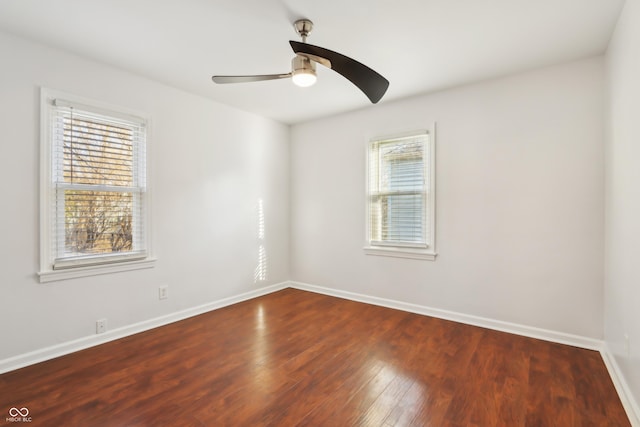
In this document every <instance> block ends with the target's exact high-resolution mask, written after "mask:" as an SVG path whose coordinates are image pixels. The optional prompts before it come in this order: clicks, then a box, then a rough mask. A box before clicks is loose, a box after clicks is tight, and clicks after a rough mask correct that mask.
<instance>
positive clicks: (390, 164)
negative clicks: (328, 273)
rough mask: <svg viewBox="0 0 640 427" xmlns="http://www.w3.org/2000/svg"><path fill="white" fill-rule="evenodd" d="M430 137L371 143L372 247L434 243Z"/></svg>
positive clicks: (369, 212) (369, 200)
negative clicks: (429, 166) (430, 224)
mask: <svg viewBox="0 0 640 427" xmlns="http://www.w3.org/2000/svg"><path fill="white" fill-rule="evenodd" d="M428 145H429V134H428V133H420V134H415V135H410V136H403V137H398V138H388V139H381V140H374V141H371V143H370V145H369V153H368V158H369V165H368V170H369V177H368V182H369V189H368V190H369V194H368V230H369V236H368V240H369V245H372V246H391V247H393V246H395V247H409V248H427V247H429V243H430V240H431V235H430V234H431V232H430V227H429V226H428V224H429V221H430V218H429V213H430V211H431V210H430V209H429V208H430V207H429V206H428V205H429V203H431V199H430V197H429V188H430V174H429V173H428V171H427V165H429V164H430V158H429V156H430V150H429V149H428Z"/></svg>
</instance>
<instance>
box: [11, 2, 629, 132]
mask: <svg viewBox="0 0 640 427" xmlns="http://www.w3.org/2000/svg"><path fill="white" fill-rule="evenodd" d="M623 3H624V0H322V1H320V0H180V1H167V0H1V1H0V30H2V31H5V32H8V33H13V34H16V35H19V36H23V37H25V38H28V39H32V40H35V41H39V42H42V43H45V44H48V45H51V46H54V47H59V48H62V49H65V50H68V51H71V52H74V53H77V54H79V55H82V56H85V57H89V58H92V59H95V60H98V61H101V62H104V63H108V64H111V65H114V66H117V67H119V68H122V69H125V70H128V71H131V72H134V73H138V74H141V75H144V76H147V77H149V78H151V79H154V80H157V81H160V82H163V83H166V84H168V85H171V86H174V87H177V88H181V89H183V90H186V91H189V92H192V93H196V94H199V95H202V96H205V97H208V98H211V99H214V100H217V101H219V102H222V103H225V104H228V105H232V106H235V107H237V108H240V109H242V110H246V111H252V112H255V113H257V114H260V115H263V116H266V117H270V118H273V119H276V120H279V121H281V122H284V123H297V122H301V121H305V120H309V119H312V118H316V117H321V116H325V115H331V114H336V113H339V112H343V111H347V110H353V109H358V108H363V107H367V106H369V105H371V104H370V103H369V100H368V99H367V98H366V97H365V95H364V94H363V93H361V92H360V91H359V90H358V89H357V88H356V87H355V86H353V85H352V84H351V83H350V82H349V81H347V80H346V79H344V78H342V77H341V76H339V75H338V74H336V73H334V72H333V71H331V70H328V69H324V68H322V67H321V66H319V67H318V68H319V70H318V83H317V84H316V85H315V86H313V87H311V88H299V87H296V86H294V85H293V84H292V83H291V81H289V80H277V81H266V82H257V83H245V84H234V85H215V84H214V83H212V82H211V75H212V74H270V73H285V72H288V71H289V67H290V61H291V58H292V57H293V52H292V51H291V48H290V46H289V43H288V40H299V39H298V36H297V35H296V34H295V32H294V30H293V27H292V25H291V23H292V22H293V21H295V20H296V19H298V18H309V19H311V20H312V21H313V22H314V24H315V26H314V30H313V32H312V34H311V36H310V37H309V39H308V43H311V44H315V45H318V46H322V47H325V48H327V49H331V50H335V51H338V52H340V53H342V54H344V55H347V56H350V57H352V58H354V59H356V60H358V61H360V62H362V63H364V64H366V65H368V66H369V67H371V68H373V69H375V70H376V71H378V72H379V73H380V74H382V75H383V76H385V77H386V78H387V79H388V80H389V81H390V82H391V84H390V86H389V90H388V92H387V94H386V95H385V97H384V98H383V99H382V101H380V102H381V103H384V102H388V101H390V100H393V99H398V98H403V97H407V96H411V95H415V94H419V93H425V92H429V91H434V90H438V89H442V88H446V87H451V86H456V85H460V84H464V83H469V82H473V81H478V80H482V79H487V78H491V77H496V76H501V75H505V74H509V73H512V72H517V71H521V70H526V69H530V68H535V67H540V66H544V65H550V64H554V63H558V62H563V61H567V60H573V59H578V58H583V57H588V56H592V55H597V54H601V53H603V52H604V51H605V49H606V46H607V43H608V41H609V38H610V36H611V33H612V31H613V29H614V27H615V22H616V19H617V17H618V14H619V12H620V10H621V8H622V5H623ZM2 60H3V61H5V60H7V58H2Z"/></svg>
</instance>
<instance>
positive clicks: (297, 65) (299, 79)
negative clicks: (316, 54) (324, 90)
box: [291, 55, 318, 87]
mask: <svg viewBox="0 0 640 427" xmlns="http://www.w3.org/2000/svg"><path fill="white" fill-rule="evenodd" d="M291 68H292V69H293V71H292V72H291V79H292V80H293V83H294V84H295V85H296V86H300V87H309V86H313V85H314V84H315V82H316V80H317V79H318V77H317V76H316V65H315V64H314V63H313V62H312V61H311V60H309V58H306V57H304V56H302V55H296V56H295V57H294V58H293V59H292V60H291Z"/></svg>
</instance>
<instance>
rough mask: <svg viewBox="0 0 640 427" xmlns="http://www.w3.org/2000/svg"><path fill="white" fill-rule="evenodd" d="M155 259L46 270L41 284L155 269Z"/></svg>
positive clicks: (40, 274)
mask: <svg viewBox="0 0 640 427" xmlns="http://www.w3.org/2000/svg"><path fill="white" fill-rule="evenodd" d="M155 263H156V259H155V258H146V259H143V260H137V261H128V262H120V263H113V264H105V265H94V266H87V267H74V268H68V269H64V270H45V271H40V272H38V276H40V283H46V282H55V281H57V280H67V279H75V278H78V277H87V276H97V275H99V274H109V273H118V272H121V271H131V270H142V269H145V268H153V267H154V266H155Z"/></svg>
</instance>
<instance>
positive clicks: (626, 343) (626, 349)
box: [624, 334, 631, 357]
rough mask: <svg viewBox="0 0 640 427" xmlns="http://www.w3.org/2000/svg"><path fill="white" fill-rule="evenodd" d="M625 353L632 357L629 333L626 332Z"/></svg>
mask: <svg viewBox="0 0 640 427" xmlns="http://www.w3.org/2000/svg"><path fill="white" fill-rule="evenodd" d="M624 355H625V356H626V357H631V347H630V346H629V334H624Z"/></svg>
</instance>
